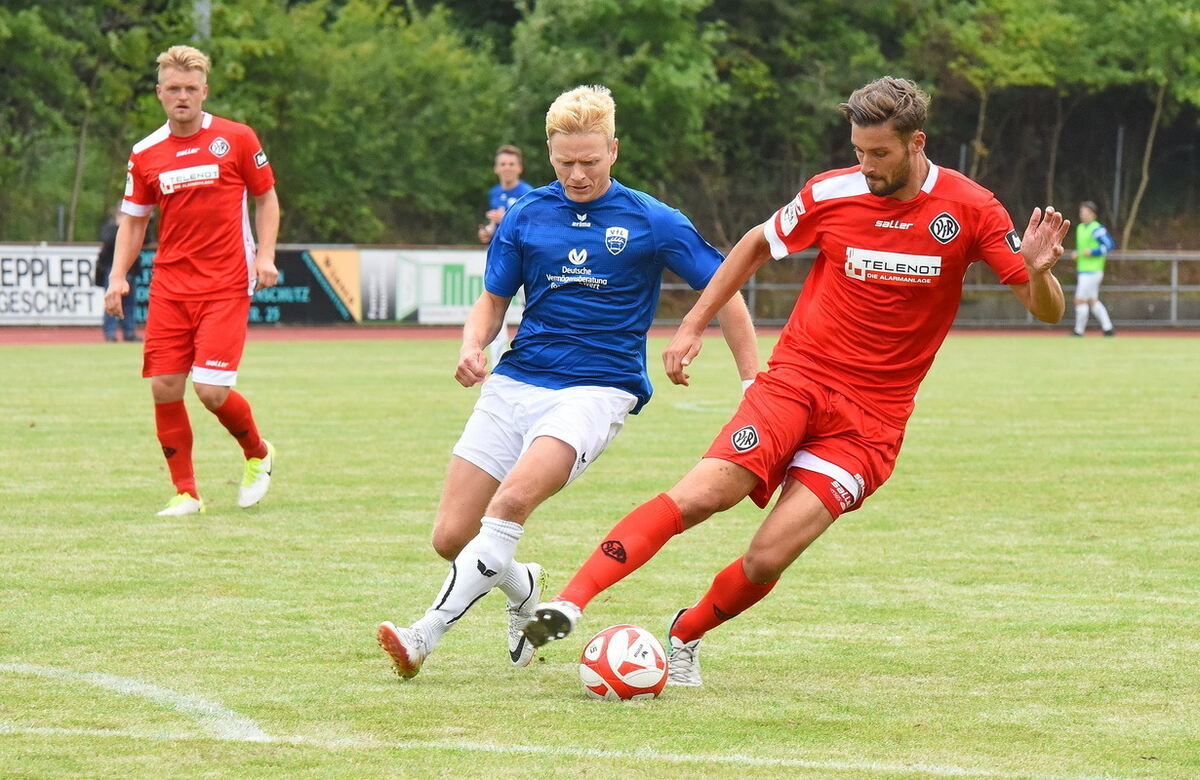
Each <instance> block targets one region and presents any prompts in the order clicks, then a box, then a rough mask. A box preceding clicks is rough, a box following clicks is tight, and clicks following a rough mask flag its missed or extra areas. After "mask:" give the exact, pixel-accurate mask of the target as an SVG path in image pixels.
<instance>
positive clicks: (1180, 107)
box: [0, 0, 1200, 246]
mask: <svg viewBox="0 0 1200 780" xmlns="http://www.w3.org/2000/svg"><path fill="white" fill-rule="evenodd" d="M210 5H211V9H212V12H211V20H210V21H211V27H210V29H211V36H209V37H205V38H203V39H201V38H200V37H199V36H198V33H197V29H196V27H197V24H196V21H195V19H194V12H195V2H194V0H93V1H92V2H87V3H81V2H77V0H0V185H2V186H0V239H3V240H10V241H11V240H31V239H32V240H41V239H55V238H58V237H59V228H58V222H59V219H58V217H59V214H62V215H63V219H62V223H63V225H64V227H65V228H66V230H67V231H68V232H70V235H71V236H72V237H78V238H81V239H87V238H91V237H92V236H93V235H94V232H93V231H94V230H95V228H96V227H97V226H98V224H99V222H100V220H101V217H102V214H103V212H104V211H105V209H106V206H107V205H109V204H111V202H112V200H113V198H114V196H115V195H116V194H117V193H118V192H119V191H120V188H121V184H122V183H123V179H124V163H125V159H126V156H127V154H128V152H129V148H130V146H131V145H132V144H133V143H134V142H135V141H137V140H138V139H140V138H142V137H144V136H145V135H146V134H148V133H150V132H151V131H153V130H154V129H155V128H156V127H158V126H159V125H161V124H162V123H163V121H164V117H163V113H162V108H161V106H160V105H159V103H158V101H157V100H156V99H155V97H154V84H155V68H154V58H155V56H156V55H157V54H158V52H160V51H162V50H163V49H165V48H167V47H168V46H170V45H172V44H176V43H195V44H196V45H197V46H199V47H200V48H201V49H203V50H204V51H206V52H207V53H208V54H209V55H210V56H211V57H212V59H213V63H214V70H213V73H212V76H211V79H210V85H211V96H210V99H209V103H208V106H207V107H208V108H209V110H211V111H212V112H213V113H216V114H219V115H222V116H227V117H229V118H232V119H235V120H239V121H244V122H247V123H249V124H250V125H251V126H253V127H254V128H256V129H257V130H258V131H259V134H260V136H261V137H262V140H263V143H264V145H265V147H266V149H267V152H268V154H269V155H270V157H271V160H272V163H273V165H274V167H275V171H276V175H277V177H278V186H279V192H280V199H281V202H282V205H283V213H284V225H283V235H282V238H283V240H285V241H353V242H363V243H366V242H412V243H420V242H437V243H471V242H473V234H474V226H475V224H476V223H477V221H478V219H479V218H480V215H481V212H482V211H483V209H484V207H485V203H484V193H485V191H486V189H487V187H489V186H490V185H491V184H492V183H494V177H493V175H492V173H491V158H492V153H493V151H494V150H495V148H496V147H497V146H498V145H500V144H502V143H509V142H515V143H518V144H519V145H521V146H522V147H523V148H524V149H525V151H526V177H525V178H526V179H527V180H529V181H530V182H532V183H534V184H541V183H544V182H546V181H549V180H550V179H551V178H552V172H551V170H550V168H549V165H548V163H547V160H546V155H545V146H544V141H545V138H544V116H545V111H546V108H547V106H548V105H549V103H550V102H551V101H552V100H553V99H554V97H555V96H557V95H558V94H559V93H560V92H562V91H563V90H566V89H570V88H571V87H574V86H576V85H578V84H581V83H602V84H605V85H607V86H609V87H610V88H612V90H613V93H614V96H615V97H616V100H617V106H618V109H617V127H618V135H619V136H620V138H621V142H622V146H621V158H620V161H619V163H618V165H617V168H616V175H617V176H618V177H619V178H620V179H622V180H623V181H625V182H626V183H628V184H630V185H632V186H636V187H639V188H642V189H645V190H647V191H649V192H651V193H653V194H655V195H658V196H660V197H662V198H663V199H664V200H666V201H668V202H670V203H672V204H673V205H677V206H679V207H680V208H682V209H683V210H684V211H685V212H686V213H688V214H689V216H691V217H692V218H693V220H695V221H696V223H697V225H698V227H700V228H701V230H702V232H704V233H705V234H706V235H708V236H709V237H710V238H711V239H712V240H714V241H715V242H717V243H719V244H725V245H728V244H730V243H732V242H733V241H734V240H736V239H737V237H738V236H739V235H740V234H741V233H742V232H743V231H744V230H746V229H747V227H748V226H750V225H753V224H755V223H756V222H759V221H761V220H762V219H763V218H765V216H766V215H767V214H769V213H770V211H771V210H773V209H774V208H775V207H777V206H778V205H779V204H780V203H782V202H783V201H784V200H786V199H787V198H788V197H790V195H791V194H792V193H793V192H794V191H795V190H796V189H797V188H798V187H799V186H801V184H802V183H803V181H804V180H805V179H806V178H807V177H808V176H810V175H812V174H813V173H816V172H818V171H820V170H823V169H826V168H831V167H840V166H843V165H848V164H852V162H853V158H852V156H851V155H850V154H849V149H848V142H847V141H848V139H847V131H846V127H845V123H844V120H843V119H842V118H841V116H840V114H839V113H838V111H837V108H836V106H837V104H838V103H839V102H840V101H842V100H844V99H845V98H846V97H847V96H848V95H849V94H850V92H851V91H853V90H854V89H855V88H856V87H858V86H860V85H862V84H864V83H866V82H867V81H870V80H872V79H874V78H877V77H878V76H881V75H884V74H892V75H899V76H911V77H914V78H916V79H917V80H918V81H919V82H920V83H921V84H922V85H923V86H924V87H925V88H926V89H927V90H929V91H930V92H931V93H932V94H933V96H934V106H933V112H932V114H931V119H930V124H929V127H928V130H929V134H930V140H929V143H930V149H931V156H932V157H933V159H935V161H937V162H939V163H940V164H943V165H947V164H949V165H955V164H957V163H958V162H959V150H960V148H972V149H974V154H973V155H967V156H965V157H964V167H967V168H969V170H968V172H969V173H972V174H973V175H974V176H975V177H976V178H977V179H979V180H980V181H981V183H983V184H984V185H985V186H987V187H989V188H990V189H992V190H994V191H995V192H996V193H997V195H998V196H999V197H1000V199H1001V201H1002V202H1004V203H1006V204H1007V205H1008V206H1009V208H1010V209H1011V210H1012V212H1013V214H1014V215H1019V213H1020V212H1023V211H1027V209H1028V208H1029V207H1030V206H1032V205H1035V204H1043V203H1046V202H1049V201H1059V202H1063V203H1066V204H1071V205H1073V203H1074V202H1077V201H1078V200H1081V199H1084V198H1089V199H1093V200H1097V201H1099V202H1100V203H1101V208H1102V210H1104V207H1105V199H1106V194H1107V193H1110V192H1111V193H1114V197H1113V198H1112V199H1110V200H1113V199H1118V198H1119V200H1120V203H1121V205H1122V207H1123V208H1122V213H1120V214H1117V215H1112V216H1115V217H1117V219H1115V220H1112V222H1113V223H1117V224H1119V226H1120V227H1122V228H1124V230H1123V233H1124V236H1125V239H1124V241H1123V243H1124V244H1125V245H1127V246H1128V245H1130V244H1135V243H1137V242H1139V236H1143V235H1155V233H1154V232H1153V231H1152V230H1151V228H1150V227H1145V228H1143V227H1140V226H1139V225H1138V224H1136V223H1139V221H1140V222H1142V223H1147V222H1148V223H1149V224H1151V225H1161V224H1163V223H1164V222H1165V221H1167V220H1174V221H1176V222H1179V221H1181V220H1182V221H1184V222H1186V221H1187V220H1188V219H1192V220H1195V218H1194V217H1192V216H1190V215H1189V214H1188V212H1187V210H1188V208H1189V207H1190V205H1191V206H1194V205H1195V204H1196V203H1197V202H1200V186H1197V181H1200V153H1197V151H1196V150H1197V148H1200V147H1198V145H1197V144H1196V141H1195V138H1196V135H1195V133H1196V127H1197V124H1198V119H1200V54H1197V52H1200V48H1198V47H1196V46H1195V43H1194V42H1195V40H1197V38H1198V37H1200V8H1197V6H1196V4H1195V2H1191V1H1189V2H1187V3H1181V2H1179V1H1178V0H1074V2H1072V3H1070V4H1067V3H1047V2H1043V0H860V1H859V2H855V3H845V2H841V0H791V1H790V2H788V1H786V0H589V1H588V2H582V1H581V0H496V2H490V3H489V2H483V0H441V2H439V1H438V0H404V2H401V1H400V0H210ZM1118 126H1120V127H1123V128H1124V132H1125V138H1126V139H1127V140H1126V142H1125V146H1126V147H1127V148H1126V149H1122V152H1123V153H1124V154H1125V157H1124V160H1125V162H1124V167H1123V168H1122V169H1121V172H1122V176H1121V177H1117V176H1115V174H1116V172H1117V171H1116V169H1117V165H1116V162H1115V159H1114V158H1115V155H1114V151H1115V147H1116V144H1115V141H1116V136H1117V132H1116V131H1117V127H1118ZM1189 150H1190V151H1189ZM1118 178H1119V180H1118V181H1116V182H1115V184H1114V179H1118ZM1189 204H1190V205H1189ZM1194 210H1195V209H1193V211H1194ZM1178 235H1181V236H1192V237H1193V238H1188V239H1187V240H1186V241H1187V243H1188V244H1189V245H1192V246H1200V243H1197V242H1196V241H1195V239H1194V236H1195V235H1200V230H1190V231H1188V230H1180V231H1179V232H1178ZM1143 245H1144V244H1143Z"/></svg>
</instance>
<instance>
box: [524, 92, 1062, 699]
mask: <svg viewBox="0 0 1200 780" xmlns="http://www.w3.org/2000/svg"><path fill="white" fill-rule="evenodd" d="M928 103H929V98H928V97H927V96H926V95H925V94H924V93H923V92H921V90H920V89H919V88H918V87H917V86H916V85H915V84H913V83H912V82H911V81H907V80H904V79H895V78H891V77H885V78H882V79H879V80H878V81H875V82H872V83H870V84H868V85H866V86H865V87H862V88H861V89H859V90H857V91H855V92H854V94H853V95H851V96H850V100H849V101H848V102H846V103H843V104H842V105H841V109H842V112H843V114H844V115H845V116H846V118H847V119H848V120H849V122H850V142H851V145H852V146H853V148H854V153H855V155H856V156H857V158H858V161H859V165H857V166H854V167H852V168H846V169H842V170H835V171H828V172H826V173H823V174H820V175H818V176H816V177H814V178H813V179H812V180H811V181H809V182H808V183H807V184H806V185H805V186H804V188H803V189H802V190H801V191H800V193H799V194H798V195H797V196H796V198H795V199H794V200H793V201H792V202H791V203H789V204H787V205H786V206H784V207H783V208H781V209H780V210H779V211H777V212H776V213H775V214H774V216H772V217H771V219H769V220H768V221H767V222H766V223H764V224H763V225H760V226H757V227H754V228H752V229H751V230H750V231H749V232H747V233H746V235H745V236H744V237H743V238H742V239H741V240H740V241H739V242H738V244H737V246H735V247H734V249H733V251H732V252H730V254H729V256H728V258H727V259H726V260H725V263H724V264H723V265H722V266H721V268H720V270H718V271H717V273H716V275H715V276H714V277H713V279H712V281H711V282H710V283H709V285H708V287H707V288H706V289H705V290H704V293H703V294H702V295H701V296H700V299H699V300H698V301H697V302H696V304H695V306H693V307H692V310H691V311H690V312H689V313H688V314H687V316H686V317H684V319H683V323H682V324H681V325H680V326H679V329H678V330H677V331H676V333H675V336H674V338H673V339H672V340H671V343H670V344H669V345H668V346H667V349H666V350H665V351H664V353H663V361H664V363H665V365H666V371H667V375H668V376H669V377H670V378H671V380H672V381H673V382H675V383H677V384H687V382H688V375H687V373H686V369H687V366H688V364H689V363H690V362H691V361H692V360H693V359H695V357H696V355H697V354H698V353H699V352H700V345H701V332H702V330H703V328H704V325H705V324H706V323H708V322H709V321H710V320H711V319H712V316H713V313H714V312H715V311H716V310H717V309H718V308H719V307H720V306H721V305H722V304H723V303H724V302H725V301H726V300H728V299H729V297H730V296H732V295H733V294H734V293H735V292H736V291H737V290H738V289H739V288H740V287H741V286H742V285H743V284H744V283H745V282H746V280H748V279H749V278H750V276H752V275H753V274H754V272H755V271H756V270H757V269H758V268H760V267H761V266H762V265H763V264H764V263H766V262H767V261H768V260H770V259H771V258H772V257H774V258H776V259H781V258H783V257H786V256H787V255H789V254H792V253H793V252H798V251H800V250H801V249H805V248H807V247H809V246H812V245H814V244H815V245H816V246H817V247H818V248H819V249H820V253H819V255H818V257H817V260H816V263H815V264H814V266H813V269H812V272H811V273H810V274H809V277H808V279H807V280H806V282H805V284H804V288H803V290H802V291H801V294H800V297H799V299H798V300H797V302H796V307H795V309H794V310H793V312H792V315H791V317H790V318H789V320H788V323H787V325H786V326H785V327H784V330H783V332H782V334H781V335H780V338H779V342H778V343H777V344H776V346H775V350H774V352H773V353H772V355H771V359H770V361H769V362H768V366H769V367H768V369H767V371H765V372H763V373H761V374H759V375H758V378H757V380H756V381H755V383H754V384H753V385H751V386H750V388H749V389H748V390H747V392H746V395H745V398H744V399H743V400H742V403H741V405H740V406H739V407H738V410H737V412H735V414H734V416H733V419H732V420H731V421H730V422H729V423H728V424H727V425H726V426H725V428H724V429H723V430H722V431H721V433H720V434H719V435H718V436H717V438H716V440H715V441H714V442H713V444H712V446H711V447H710V448H709V450H708V452H707V453H705V456H704V458H703V459H702V460H701V461H700V462H699V463H698V464H696V466H695V467H694V468H693V469H692V470H691V471H690V472H688V474H687V475H686V476H684V477H683V479H682V480H680V481H679V482H678V483H676V485H675V486H674V487H673V488H671V489H670V490H669V491H667V492H666V493H663V494H661V495H659V496H657V497H656V498H654V499H652V500H650V501H649V502H647V503H645V504H643V505H642V506H640V507H638V508H637V509H635V510H634V511H633V512H631V513H630V514H628V515H626V517H625V519H623V520H622V521H621V522H620V523H618V524H617V525H616V527H614V528H613V530H612V531H611V532H610V533H609V535H608V536H607V537H606V538H605V540H604V541H603V542H602V543H601V544H600V546H599V547H598V548H597V549H596V550H595V552H593V553H592V555H591V557H590V558H589V559H588V560H587V562H585V563H584V565H583V567H582V568H581V569H580V570H579V571H578V572H577V573H576V575H575V576H574V578H573V579H572V580H571V581H570V582H569V583H568V584H567V587H566V588H565V589H564V590H563V591H562V593H560V594H559V596H558V598H557V599H556V600H555V601H552V602H549V603H546V604H541V605H539V606H538V607H537V608H536V610H535V617H534V619H533V620H532V621H531V622H530V623H529V624H528V625H527V627H526V629H525V635H526V637H527V638H528V639H529V641H530V642H531V643H532V644H535V645H541V644H544V643H546V642H547V641H550V640H552V639H560V638H562V637H564V636H566V635H567V634H568V633H570V631H571V629H572V628H574V626H575V623H576V621H577V620H578V618H579V616H580V613H581V611H582V609H583V608H584V607H586V606H587V604H588V602H589V601H591V599H592V598H594V597H595V596H596V594H597V593H599V592H600V591H601V590H603V589H605V588H607V587H608V586H610V585H612V584H613V583H615V582H617V581H618V580H620V579H621V578H623V577H624V576H625V575H627V574H629V573H630V572H632V571H633V570H634V569H636V568H638V567H639V566H641V565H642V564H644V563H645V562H646V561H648V560H649V559H650V558H651V557H652V556H653V555H654V554H655V553H656V552H657V551H658V550H659V549H660V548H661V547H662V546H663V545H664V544H665V543H666V542H667V541H668V540H669V539H670V538H671V537H672V536H674V535H675V534H678V533H680V532H682V531H683V530H685V529H687V528H690V527H692V526H694V525H696V524H698V523H700V522H702V521H704V520H705V519H707V518H708V517H710V516H711V515H713V514H715V513H717V512H721V511H724V510H726V509H729V508H730V507H732V506H734V505H735V504H737V503H738V502H740V501H741V500H742V499H743V498H745V497H746V496H750V497H751V498H752V499H753V500H754V502H755V503H756V504H758V505H759V506H760V507H765V506H766V505H767V503H768V502H769V501H770V499H771V496H772V495H773V494H774V493H775V490H776V489H777V488H778V487H779V486H780V485H782V486H783V490H782V493H781V495H780V497H779V500H778V501H777V502H776V504H775V506H774V508H773V509H772V510H771V511H770V513H769V514H768V515H767V517H766V518H765V519H764V521H763V523H762V525H761V526H760V527H759V529H758V532H757V533H756V534H755V536H754V538H753V540H752V541H751V542H750V547H749V549H748V550H747V551H746V553H745V555H743V556H742V557H741V558H738V559H737V560H735V561H734V562H733V563H731V564H730V565H729V566H728V567H726V568H725V569H724V570H723V571H721V572H720V573H719V574H717V576H716V578H715V579H714V580H713V583H712V586H711V587H710V589H709V590H708V592H707V593H706V594H705V595H704V596H703V598H701V599H700V601H699V602H698V603H697V604H696V605H695V606H693V607H691V608H689V609H682V610H679V612H677V613H676V614H675V617H674V619H673V620H672V621H671V624H670V627H669V629H668V635H669V640H670V645H671V647H670V652H671V662H670V682H671V683H672V684H675V685H700V683H701V679H700V666H699V650H700V639H701V637H702V636H704V634H705V632H707V631H708V630H709V629H711V628H713V627H715V626H717V625H719V624H721V623H722V622H724V621H726V620H728V619H730V618H732V617H735V616H737V615H738V614H739V613H741V612H742V611H744V610H745V609H747V608H748V607H750V606H752V605H753V604H755V603H756V602H758V601H759V600H760V599H762V598H763V597H764V596H766V595H767V593H768V592H770V590H771V588H773V587H774V586H775V583H776V581H777V580H778V579H779V577H780V575H781V574H782V573H783V571H784V569H786V568H787V567H788V566H789V565H790V564H791V563H792V561H794V560H795V559H796V558H797V557H798V556H799V555H800V554H801V553H802V552H803V551H804V549H805V548H806V547H808V545H809V544H811V543H812V542H813V540H815V539H816V538H817V537H818V536H820V535H821V533H822V532H823V531H824V530H825V529H826V528H828V527H829V526H830V525H831V524H832V523H833V521H834V520H835V519H837V517H838V516H839V515H841V514H842V513H844V512H848V511H852V510H854V509H857V508H858V507H860V506H861V505H862V502H863V500H864V499H865V498H866V497H867V496H869V495H870V494H871V493H872V492H874V491H875V490H876V489H878V488H879V486H880V485H882V484H883V482H884V481H885V480H886V479H887V478H888V477H889V476H890V474H891V472H892V468H893V465H894V464H895V461H896V456H897V455H898V454H899V451H900V445H901V442H902V440H903V437H904V427H905V424H906V422H907V420H908V417H909V415H910V414H911V413H912V409H913V399H914V397H915V395H916V391H917V386H918V385H919V384H920V382H921V379H922V378H924V376H925V373H926V372H927V371H928V370H929V367H930V365H931V364H932V362H933V358H934V354H935V353H936V352H937V349H938V347H939V346H941V343H942V340H943V339H944V338H945V336H946V333H947V331H949V329H950V325H951V323H952V322H953V321H954V316H955V313H956V312H957V311H958V304H959V299H960V297H961V293H962V280H963V275H964V274H965V272H966V269H967V266H968V265H969V264H970V263H972V262H974V261H977V260H983V261H984V262H986V263H987V264H988V265H989V266H991V267H992V269H993V270H994V271H995V272H996V273H997V275H998V276H999V277H1000V279H1001V281H1003V282H1004V283H1005V284H1008V285H1009V286H1010V289H1011V290H1012V291H1013V293H1015V294H1016V296H1017V298H1019V299H1020V301H1021V303H1022V304H1024V305H1025V307H1026V308H1027V309H1028V310H1029V311H1030V312H1032V313H1033V315H1034V316H1036V317H1037V318H1038V319H1040V320H1043V321H1045V322H1057V321H1058V320H1059V319H1060V318H1061V317H1062V313H1063V296H1062V288H1061V287H1059V284H1058V281H1057V280H1056V279H1055V278H1054V276H1053V275H1052V274H1051V272H1050V270H1051V268H1052V267H1053V266H1054V264H1055V262H1056V261H1057V260H1058V258H1059V257H1060V256H1061V255H1062V252H1063V247H1062V239H1063V236H1065V235H1066V232H1067V229H1068V227H1069V225H1070V223H1068V222H1066V221H1064V220H1063V217H1062V215H1061V214H1059V213H1058V212H1056V211H1055V210H1054V209H1052V208H1047V209H1046V212H1045V214H1043V213H1042V211H1041V210H1040V209H1034V211H1033V214H1032V215H1031V216H1030V219H1029V225H1028V228H1027V229H1026V231H1025V235H1024V238H1023V239H1022V238H1021V237H1019V236H1018V235H1017V233H1016V231H1015V230H1014V229H1013V226H1012V221H1011V220H1010V218H1009V216H1008V214H1007V212H1005V210H1004V209H1003V207H1001V206H1000V204H999V203H998V202H997V201H996V199H995V198H994V197H993V196H992V194H991V193H990V192H988V191H987V190H985V189H984V188H983V187H980V186H979V185H977V184H975V183H974V182H972V181H970V180H969V179H967V178H966V177H964V176H962V175H961V174H959V173H957V172H955V171H952V170H948V169H945V168H939V167H938V166H936V165H934V164H933V163H931V162H930V161H929V159H928V158H927V157H926V156H925V133H924V131H923V130H922V128H923V126H924V123H925V116H926V111H927V108H928Z"/></svg>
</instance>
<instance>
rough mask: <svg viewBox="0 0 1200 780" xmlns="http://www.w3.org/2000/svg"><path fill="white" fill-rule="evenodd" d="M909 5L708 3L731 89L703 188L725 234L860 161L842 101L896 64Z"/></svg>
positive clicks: (713, 125) (725, 237) (719, 110)
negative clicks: (815, 177)
mask: <svg viewBox="0 0 1200 780" xmlns="http://www.w3.org/2000/svg"><path fill="white" fill-rule="evenodd" d="M906 14H907V8H906V7H905V6H903V5H902V4H898V3H895V2H887V1H884V0H864V2H858V3H844V2H838V0H715V1H714V2H713V3H712V5H711V6H710V7H709V8H708V9H707V10H706V11H705V12H704V14H703V16H702V18H703V19H705V20H707V21H708V22H709V23H710V24H712V25H714V27H715V28H716V29H717V30H719V31H720V32H721V33H722V35H721V36H720V37H718V38H717V39H716V41H717V42H716V49H717V53H716V66H717V70H718V74H719V77H720V80H721V82H722V84H724V85H725V86H726V87H727V90H726V92H725V93H724V100H722V101H721V102H720V103H719V104H717V105H716V106H714V107H713V109H712V111H711V112H710V113H709V117H708V126H709V128H710V130H711V134H712V136H713V137H714V138H715V139H716V144H717V147H716V150H715V151H716V157H717V160H718V161H719V165H718V167H717V168H716V169H715V170H714V171H713V173H714V174H716V175H707V176H702V177H701V179H700V187H699V189H700V191H701V192H703V193H704V194H705V196H706V197H707V198H709V199H710V201H711V203H712V204H713V206H714V208H712V209H711V212H712V213H711V216H710V221H712V222H713V223H714V224H715V226H716V233H717V235H718V236H719V238H720V240H721V242H722V243H731V239H732V240H736V239H737V238H738V234H739V233H740V232H741V231H742V230H744V229H745V226H746V225H748V224H753V222H754V221H755V220H762V219H764V218H765V217H766V215H767V214H769V213H770V212H771V211H772V210H774V209H775V208H777V207H778V206H779V205H781V204H782V203H783V202H784V201H785V200H787V199H788V198H790V197H792V195H794V193H795V191H796V190H798V189H799V188H800V186H801V185H802V184H803V183H804V181H805V180H806V179H807V178H808V177H809V176H811V175H812V174H814V173H816V172H818V171H819V170H821V169H823V168H825V167H827V166H829V165H831V164H832V165H849V164H852V163H853V157H851V156H850V154H849V140H848V138H847V135H846V129H845V120H844V119H843V118H842V116H841V114H840V113H838V111H837V105H838V103H840V102H841V101H843V100H845V99H846V97H847V96H848V95H849V94H850V93H851V92H852V91H854V89H856V88H857V87H859V86H862V85H863V84H864V83H866V82H868V81H871V80H872V79H875V78H878V77H879V76H880V75H883V74H884V73H887V72H889V71H893V70H896V68H895V67H894V65H892V64H890V63H889V60H888V56H887V55H886V54H885V50H887V49H894V48H895V47H896V40H895V38H894V36H895V30H896V29H898V28H900V29H902V28H903V26H904V25H903V22H902V20H903V19H904V18H905V16H906ZM896 75H903V74H901V73H897V74H896Z"/></svg>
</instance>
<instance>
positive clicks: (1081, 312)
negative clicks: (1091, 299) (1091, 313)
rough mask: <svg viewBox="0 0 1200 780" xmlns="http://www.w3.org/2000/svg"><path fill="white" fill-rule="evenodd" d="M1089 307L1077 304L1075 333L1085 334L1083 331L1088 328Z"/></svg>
mask: <svg viewBox="0 0 1200 780" xmlns="http://www.w3.org/2000/svg"><path fill="white" fill-rule="evenodd" d="M1087 315H1088V305H1087V304H1086V303H1077V304H1075V332H1076V333H1083V329H1084V328H1086V327H1087Z"/></svg>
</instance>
